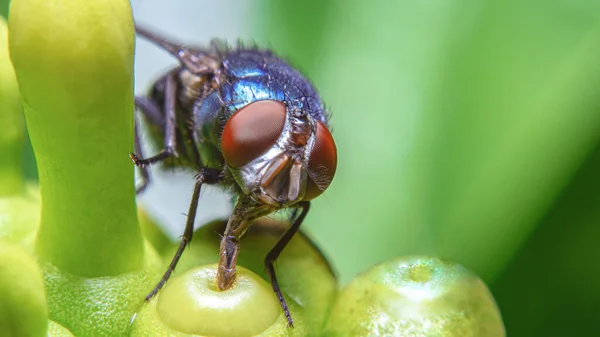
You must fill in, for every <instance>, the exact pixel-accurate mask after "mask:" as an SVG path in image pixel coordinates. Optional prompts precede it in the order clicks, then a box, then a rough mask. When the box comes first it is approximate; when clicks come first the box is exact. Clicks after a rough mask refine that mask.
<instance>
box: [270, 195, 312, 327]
mask: <svg viewBox="0 0 600 337" xmlns="http://www.w3.org/2000/svg"><path fill="white" fill-rule="evenodd" d="M296 207H298V208H301V209H302V211H301V212H300V215H299V216H298V217H297V218H296V220H294V222H293V223H292V227H290V229H288V230H287V231H286V232H285V233H284V234H283V236H282V237H281V239H279V241H278V242H277V243H276V244H275V247H273V249H271V250H270V251H269V252H268V253H267V256H265V267H266V268H267V274H269V278H270V279H271V287H272V288H273V291H274V292H275V294H276V295H277V299H278V300H279V304H281V308H282V309H283V312H284V313H285V317H286V318H287V321H288V326H289V327H293V326H294V321H293V320H292V315H291V314H290V310H289V308H288V305H287V302H286V301H285V298H284V297H283V294H282V293H281V289H279V282H277V276H276V275H275V267H274V266H273V263H274V262H275V260H277V258H278V257H279V254H281V251H283V249H284V248H285V246H286V245H287V244H288V243H289V242H290V240H291V239H292V237H293V236H294V234H296V232H298V228H300V225H301V224H302V221H304V218H305V217H306V214H307V213H308V210H309V209H310V202H308V201H303V202H301V203H299V204H298V205H297V206H296Z"/></svg>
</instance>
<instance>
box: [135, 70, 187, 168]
mask: <svg viewBox="0 0 600 337" xmlns="http://www.w3.org/2000/svg"><path fill="white" fill-rule="evenodd" d="M176 76H177V74H176V73H175V72H172V73H170V74H169V75H167V77H166V78H165V114H164V116H165V121H164V132H165V138H164V145H165V147H164V148H163V149H162V150H160V152H158V153H157V154H155V155H154V156H152V157H149V158H144V159H140V158H138V156H136V155H135V154H133V153H130V154H129V157H130V158H131V161H133V163H134V164H135V165H136V166H138V167H144V166H146V165H150V164H153V163H156V162H159V161H162V160H165V159H167V158H169V157H171V156H175V157H177V152H175V146H176V136H175V128H176V126H177V124H176V122H175V106H176V97H177V81H176ZM142 111H144V110H142Z"/></svg>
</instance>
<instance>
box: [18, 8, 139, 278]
mask: <svg viewBox="0 0 600 337" xmlns="http://www.w3.org/2000/svg"><path fill="white" fill-rule="evenodd" d="M9 32H10V33H9V39H10V54H11V59H12V61H13V65H14V68H15V72H16V75H17V79H18V82H19V88H20V91H21V95H22V98H23V103H24V104H23V105H24V108H25V118H26V122H27V127H28V129H29V133H30V137H31V143H32V145H33V149H34V152H35V155H36V158H37V165H38V171H39V178H40V187H41V195H42V216H41V224H40V229H39V233H38V238H37V252H38V254H39V256H40V257H41V258H42V259H44V260H46V261H48V262H50V263H52V264H54V265H55V266H57V267H58V268H60V269H62V270H65V271H68V272H71V273H73V274H76V275H80V276H87V277H96V276H108V275H116V274H119V273H123V272H127V271H132V270H137V269H139V268H141V266H142V259H143V239H142V235H141V233H140V229H139V225H138V222H137V215H136V205H135V191H134V182H133V165H132V164H131V162H130V161H129V159H128V158H127V153H128V152H131V150H132V139H133V51H134V29H133V18H132V13H131V7H130V4H129V1H127V0H107V1H102V2H88V1H78V0H14V1H13V2H12V4H11V9H10V17H9Z"/></svg>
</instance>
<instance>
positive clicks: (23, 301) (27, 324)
mask: <svg viewBox="0 0 600 337" xmlns="http://www.w3.org/2000/svg"><path fill="white" fill-rule="evenodd" d="M0 294H2V295H1V296H0V336H3V337H38V336H43V335H44V334H45V333H46V329H47V326H48V308H47V306H46V296H45V294H44V283H43V281H42V273H41V272H40V269H39V268H38V266H37V264H36V263H35V261H34V260H33V259H32V258H31V256H29V255H28V254H27V253H26V252H25V251H24V250H23V249H22V248H20V247H18V246H16V245H12V244H9V243H7V242H5V241H2V240H0Z"/></svg>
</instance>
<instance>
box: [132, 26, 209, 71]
mask: <svg viewBox="0 0 600 337" xmlns="http://www.w3.org/2000/svg"><path fill="white" fill-rule="evenodd" d="M135 32H136V34H137V35H139V36H141V37H143V38H145V39H146V40H148V41H150V42H152V43H154V44H155V45H157V46H158V47H160V48H162V49H164V50H166V51H167V52H169V54H171V55H173V56H174V57H176V58H177V59H178V60H179V62H181V65H182V66H184V67H185V68H186V69H187V70H189V71H190V72H191V73H193V74H196V75H202V74H206V73H211V72H213V64H212V63H214V59H213V58H211V57H210V56H208V55H207V54H206V53H203V52H197V51H192V50H190V49H188V48H186V47H185V46H184V45H183V44H180V43H175V42H171V41H169V40H167V39H166V38H164V37H162V36H159V35H157V34H154V33H151V32H150V31H148V30H146V29H144V28H142V27H140V26H139V25H135Z"/></svg>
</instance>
